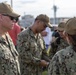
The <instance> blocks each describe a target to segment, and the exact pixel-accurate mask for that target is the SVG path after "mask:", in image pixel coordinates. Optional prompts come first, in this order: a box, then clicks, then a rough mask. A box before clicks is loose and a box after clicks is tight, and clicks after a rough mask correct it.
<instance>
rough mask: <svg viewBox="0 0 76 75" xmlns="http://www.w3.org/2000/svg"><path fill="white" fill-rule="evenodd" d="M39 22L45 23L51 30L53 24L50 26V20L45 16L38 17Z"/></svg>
mask: <svg viewBox="0 0 76 75" xmlns="http://www.w3.org/2000/svg"><path fill="white" fill-rule="evenodd" d="M36 19H37V20H41V21H43V22H45V24H46V25H47V26H48V27H50V28H51V24H50V18H49V17H48V16H47V15H45V14H40V15H38V16H37V17H36Z"/></svg>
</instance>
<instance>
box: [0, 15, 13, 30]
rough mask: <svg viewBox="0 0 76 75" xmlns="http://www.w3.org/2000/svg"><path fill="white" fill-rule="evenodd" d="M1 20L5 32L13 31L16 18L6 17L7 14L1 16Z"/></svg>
mask: <svg viewBox="0 0 76 75" xmlns="http://www.w3.org/2000/svg"><path fill="white" fill-rule="evenodd" d="M0 20H1V25H2V29H3V30H6V31H8V30H11V29H12V28H13V26H14V18H13V17H11V16H9V15H6V14H1V15H0Z"/></svg>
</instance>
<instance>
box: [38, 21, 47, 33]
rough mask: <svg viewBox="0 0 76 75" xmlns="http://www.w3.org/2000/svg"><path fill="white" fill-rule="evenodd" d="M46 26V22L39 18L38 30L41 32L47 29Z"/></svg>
mask: <svg viewBox="0 0 76 75" xmlns="http://www.w3.org/2000/svg"><path fill="white" fill-rule="evenodd" d="M46 27H47V25H46V23H45V22H43V21H40V20H39V21H38V24H37V32H39V33H41V32H42V31H43V30H45V28H46Z"/></svg>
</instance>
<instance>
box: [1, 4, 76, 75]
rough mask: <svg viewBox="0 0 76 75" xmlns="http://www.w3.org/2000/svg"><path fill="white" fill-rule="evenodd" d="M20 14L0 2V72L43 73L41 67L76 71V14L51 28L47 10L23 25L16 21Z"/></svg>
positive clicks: (63, 74) (58, 72) (60, 74)
mask: <svg viewBox="0 0 76 75" xmlns="http://www.w3.org/2000/svg"><path fill="white" fill-rule="evenodd" d="M19 17H20V15H19V14H17V13H16V12H14V10H13V9H12V7H11V6H10V5H9V4H7V3H0V75H42V72H43V71H44V70H46V71H47V75H76V57H75V56H76V17H73V18H70V19H69V20H67V21H63V22H60V23H59V24H58V27H57V28H56V29H55V30H54V31H53V32H51V28H52V25H51V24H50V18H49V17H48V16H47V15H46V14H39V15H38V16H37V17H36V18H35V20H34V23H33V24H32V25H31V26H30V27H28V28H26V29H25V28H23V27H20V26H19V25H18V23H17V22H18V19H19ZM48 50H49V51H48ZM47 52H49V54H48V53H47Z"/></svg>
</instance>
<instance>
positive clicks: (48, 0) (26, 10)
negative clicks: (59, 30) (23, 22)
mask: <svg viewBox="0 0 76 75" xmlns="http://www.w3.org/2000/svg"><path fill="white" fill-rule="evenodd" d="M3 1H7V3H9V4H11V0H0V2H3ZM12 1H13V9H14V10H15V11H16V12H18V13H19V14H20V15H22V16H23V15H24V14H31V15H33V16H34V17H36V16H37V15H39V14H47V15H48V16H49V17H53V9H52V8H53V5H54V4H55V5H56V6H57V8H58V9H57V14H56V16H57V17H74V16H76V0H12Z"/></svg>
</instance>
